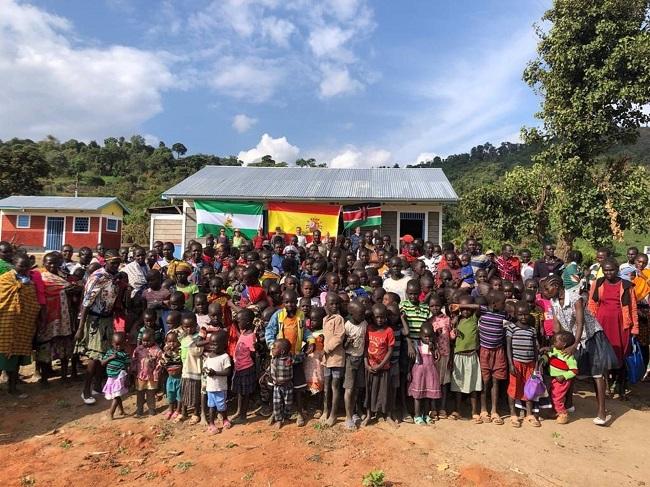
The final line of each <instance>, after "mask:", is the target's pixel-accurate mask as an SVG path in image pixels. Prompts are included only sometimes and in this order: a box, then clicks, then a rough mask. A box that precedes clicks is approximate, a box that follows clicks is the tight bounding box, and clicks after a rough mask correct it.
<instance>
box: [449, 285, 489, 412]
mask: <svg viewBox="0 0 650 487" xmlns="http://www.w3.org/2000/svg"><path fill="white" fill-rule="evenodd" d="M472 304H473V299H472V298H471V296H461V297H460V298H459V300H458V304H452V305H451V306H450V308H451V311H452V312H458V311H459V310H460V316H458V315H456V316H454V329H455V334H456V338H455V339H454V344H453V354H452V359H451V361H452V363H453V369H452V374H451V391H452V392H455V393H456V407H455V409H454V411H453V412H452V413H451V414H450V415H449V417H450V418H451V419H454V420H457V419H461V417H462V416H461V415H460V400H461V395H462V394H469V400H470V404H471V406H472V419H473V420H474V423H476V424H480V423H482V422H483V421H482V420H481V417H480V416H479V414H478V411H479V409H478V393H479V392H480V391H481V389H482V387H483V381H482V380H481V365H480V363H479V359H478V354H477V353H476V352H477V350H478V347H479V345H478V318H477V317H476V314H475V313H474V310H473V309H472V307H471V306H470V305H472Z"/></svg>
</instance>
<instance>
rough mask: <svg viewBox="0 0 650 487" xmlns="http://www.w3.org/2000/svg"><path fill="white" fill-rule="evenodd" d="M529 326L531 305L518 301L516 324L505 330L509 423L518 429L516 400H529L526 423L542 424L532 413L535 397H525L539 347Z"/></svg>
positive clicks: (536, 425)
mask: <svg viewBox="0 0 650 487" xmlns="http://www.w3.org/2000/svg"><path fill="white" fill-rule="evenodd" d="M530 325H531V323H530V309H529V308H528V303H527V302H526V301H519V302H517V304H516V305H515V322H514V323H508V325H507V330H506V344H507V353H508V364H509V365H510V381H509V383H508V404H509V406H510V424H511V425H512V426H513V427H515V428H519V427H520V426H521V423H520V422H519V417H518V415H517V412H516V409H515V400H517V399H518V400H520V401H526V421H528V423H529V424H530V425H531V426H535V427H540V426H541V423H540V422H539V420H538V419H537V417H535V415H534V414H533V400H532V399H533V398H530V399H529V398H527V397H525V394H524V386H525V385H526V381H527V380H528V379H529V378H530V376H531V375H532V374H533V372H534V371H535V364H536V363H537V353H538V347H539V345H538V343H537V331H536V330H535V328H534V327H532V326H530Z"/></svg>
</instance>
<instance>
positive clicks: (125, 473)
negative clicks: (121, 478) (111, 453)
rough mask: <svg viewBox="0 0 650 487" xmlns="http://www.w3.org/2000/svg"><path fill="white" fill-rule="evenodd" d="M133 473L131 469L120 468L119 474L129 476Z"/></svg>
mask: <svg viewBox="0 0 650 487" xmlns="http://www.w3.org/2000/svg"><path fill="white" fill-rule="evenodd" d="M130 473H131V469H130V468H129V467H120V470H119V474H120V475H129V474H130Z"/></svg>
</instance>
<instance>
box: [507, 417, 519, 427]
mask: <svg viewBox="0 0 650 487" xmlns="http://www.w3.org/2000/svg"><path fill="white" fill-rule="evenodd" d="M510 426H512V427H513V428H521V423H520V422H519V417H518V416H510Z"/></svg>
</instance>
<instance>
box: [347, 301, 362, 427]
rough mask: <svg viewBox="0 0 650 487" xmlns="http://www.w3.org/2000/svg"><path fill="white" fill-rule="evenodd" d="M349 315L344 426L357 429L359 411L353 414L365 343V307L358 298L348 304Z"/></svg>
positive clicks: (359, 385) (359, 384)
mask: <svg viewBox="0 0 650 487" xmlns="http://www.w3.org/2000/svg"><path fill="white" fill-rule="evenodd" d="M348 312H349V313H350V317H349V318H348V319H347V321H346V322H345V342H344V347H345V379H344V380H343V389H345V395H344V402H345V427H346V429H348V430H355V429H357V422H356V421H355V416H356V417H357V418H361V414H360V411H358V412H356V414H355V406H356V403H357V392H358V390H359V389H363V388H364V387H365V385H366V384H365V382H366V377H365V367H364V364H363V354H364V350H365V345H366V329H367V327H368V323H367V322H366V319H365V317H366V309H365V308H364V307H363V306H362V305H361V303H360V302H359V301H358V300H354V301H352V302H351V303H350V305H349V306H348Z"/></svg>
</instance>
